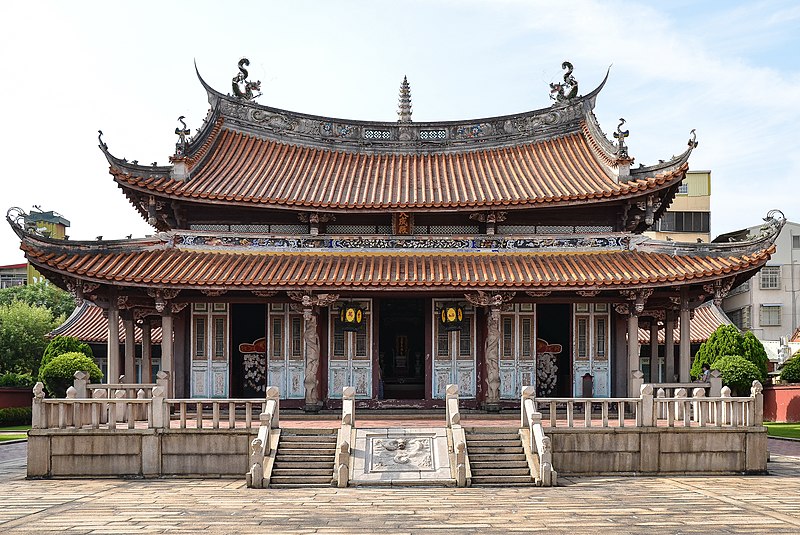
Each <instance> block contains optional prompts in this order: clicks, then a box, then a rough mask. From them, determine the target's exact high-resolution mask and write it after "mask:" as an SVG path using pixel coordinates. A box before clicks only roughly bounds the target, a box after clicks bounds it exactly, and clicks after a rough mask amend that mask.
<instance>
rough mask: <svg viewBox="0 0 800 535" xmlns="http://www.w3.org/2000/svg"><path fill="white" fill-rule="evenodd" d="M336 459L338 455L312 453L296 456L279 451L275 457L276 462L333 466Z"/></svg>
mask: <svg viewBox="0 0 800 535" xmlns="http://www.w3.org/2000/svg"><path fill="white" fill-rule="evenodd" d="M334 459H336V455H334V454H333V453H331V454H330V455H328V454H323V453H312V454H294V453H286V452H282V451H281V450H278V453H277V455H275V462H276V463H277V462H312V463H314V462H326V463H330V464H331V466H333V461H334Z"/></svg>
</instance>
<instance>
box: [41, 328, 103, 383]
mask: <svg viewBox="0 0 800 535" xmlns="http://www.w3.org/2000/svg"><path fill="white" fill-rule="evenodd" d="M73 352H77V353H83V354H84V355H86V356H87V357H89V358H93V357H94V354H93V353H92V348H91V347H89V344H85V343H83V342H81V341H80V340H78V339H77V338H75V337H74V336H56V337H55V338H53V339H52V340H50V343H49V344H47V347H46V348H44V354H42V361H41V363H40V364H39V380H40V381H41V380H42V370H43V369H44V368H45V367H46V366H47V364H48V363H49V362H50V361H51V360H53V359H54V358H56V357H57V356H59V355H63V354H64V353H73Z"/></svg>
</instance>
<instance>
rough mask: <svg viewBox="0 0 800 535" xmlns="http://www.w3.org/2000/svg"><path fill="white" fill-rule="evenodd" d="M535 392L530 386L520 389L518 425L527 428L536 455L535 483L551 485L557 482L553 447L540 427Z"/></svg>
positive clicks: (539, 414)
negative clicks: (519, 420) (519, 422)
mask: <svg viewBox="0 0 800 535" xmlns="http://www.w3.org/2000/svg"><path fill="white" fill-rule="evenodd" d="M535 394H536V389H535V388H534V387H532V386H526V387H524V388H523V389H522V401H521V403H520V407H521V411H522V417H521V425H520V427H522V428H527V429H528V434H529V435H530V451H531V452H534V451H535V452H536V454H537V456H538V473H537V474H535V476H536V477H535V479H536V480H537V483H538V484H539V485H541V486H543V487H551V486H555V485H556V484H557V480H558V473H557V472H556V471H555V469H554V468H553V447H552V443H551V441H550V437H547V436H545V434H544V429H543V428H542V414H541V413H540V412H537V411H536V404H535V403H534V395H535Z"/></svg>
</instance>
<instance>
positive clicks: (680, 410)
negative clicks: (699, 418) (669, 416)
mask: <svg viewBox="0 0 800 535" xmlns="http://www.w3.org/2000/svg"><path fill="white" fill-rule="evenodd" d="M673 396H674V398H675V420H676V421H683V425H687V423H688V422H687V420H686V419H685V418H684V416H685V415H686V399H687V392H686V389H685V388H678V389H676V390H675V393H674V394H673Z"/></svg>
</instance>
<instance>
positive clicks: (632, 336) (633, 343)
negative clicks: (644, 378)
mask: <svg viewBox="0 0 800 535" xmlns="http://www.w3.org/2000/svg"><path fill="white" fill-rule="evenodd" d="M639 367H640V364H639V316H637V315H636V314H635V313H634V312H631V313H630V315H629V316H628V395H629V396H630V397H638V396H639V392H634V391H633V389H632V384H631V378H632V377H633V375H632V374H633V372H635V371H639Z"/></svg>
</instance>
